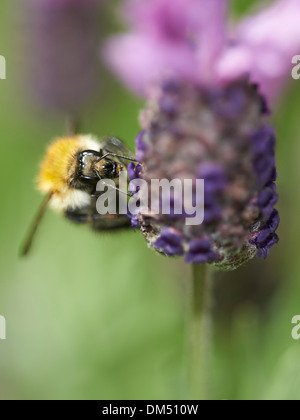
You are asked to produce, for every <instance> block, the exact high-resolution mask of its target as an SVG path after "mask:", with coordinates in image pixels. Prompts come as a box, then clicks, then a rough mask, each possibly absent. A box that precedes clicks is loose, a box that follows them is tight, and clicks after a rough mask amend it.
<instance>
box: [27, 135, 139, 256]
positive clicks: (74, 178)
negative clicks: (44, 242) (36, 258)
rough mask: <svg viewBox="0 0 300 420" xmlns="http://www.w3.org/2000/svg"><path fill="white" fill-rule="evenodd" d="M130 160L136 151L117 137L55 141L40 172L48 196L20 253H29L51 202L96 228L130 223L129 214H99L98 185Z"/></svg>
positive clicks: (41, 186) (113, 176)
mask: <svg viewBox="0 0 300 420" xmlns="http://www.w3.org/2000/svg"><path fill="white" fill-rule="evenodd" d="M130 161H132V162H136V160H135V159H134V156H133V154H132V153H131V152H130V151H129V150H128V149H127V148H126V146H125V145H124V144H123V143H122V142H121V141H120V140H118V139H117V138H114V137H107V138H103V139H101V140H98V139H97V138H95V137H93V136H90V135H78V136H73V137H63V138H59V139H57V140H56V141H55V142H54V143H52V144H51V145H50V146H49V148H48V150H47V152H46V156H45V158H44V160H43V162H42V165H41V169H40V173H39V176H38V189H39V190H40V191H41V192H42V193H44V194H45V199H44V202H43V203H42V206H41V207H40V209H39V211H38V213H37V215H36V217H35V219H34V221H33V224H32V226H31V228H30V230H29V233H28V235H27V238H26V240H25V242H24V245H23V247H22V249H21V255H23V256H24V255H27V254H28V252H29V250H30V248H31V245H32V242H33V238H34V235H35V233H36V231H37V228H38V226H39V224H40V222H41V220H42V218H43V215H44V213H45V210H46V208H47V207H48V205H50V206H51V207H53V208H54V209H55V210H57V211H59V212H60V213H62V214H63V215H64V216H65V217H66V218H67V219H69V220H71V221H72V222H75V223H85V224H87V225H89V226H90V227H91V228H92V229H94V230H97V231H101V230H112V229H114V230H116V229H121V228H126V227H129V226H130V220H129V219H128V217H127V216H126V215H118V214H116V215H113V214H112V215H111V214H107V215H100V214H99V213H98V212H97V210H96V201H97V198H98V197H99V193H98V194H97V190H96V186H97V184H98V182H99V180H101V179H113V180H117V178H118V175H119V173H120V172H121V171H123V170H124V169H126V168H127V166H128V164H129V162H130ZM116 185H117V186H118V184H117V183H116ZM115 189H117V190H118V188H117V187H116V188H115Z"/></svg>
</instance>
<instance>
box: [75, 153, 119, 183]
mask: <svg viewBox="0 0 300 420" xmlns="http://www.w3.org/2000/svg"><path fill="white" fill-rule="evenodd" d="M77 161H78V166H77V171H76V172H77V173H76V176H77V179H78V180H79V181H81V182H82V183H85V184H95V183H97V182H98V181H99V180H100V179H104V178H108V179H113V178H116V177H117V176H118V173H119V172H120V171H121V170H122V165H120V164H119V163H117V162H115V161H113V160H111V159H108V158H106V157H105V155H103V154H102V153H101V152H97V151H95V150H84V151H83V152H80V153H78V156H77Z"/></svg>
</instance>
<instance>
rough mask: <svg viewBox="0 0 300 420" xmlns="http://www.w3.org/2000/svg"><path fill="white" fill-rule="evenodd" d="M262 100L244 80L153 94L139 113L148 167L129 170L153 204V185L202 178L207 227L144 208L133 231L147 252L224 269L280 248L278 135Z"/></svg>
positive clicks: (140, 148)
mask: <svg viewBox="0 0 300 420" xmlns="http://www.w3.org/2000/svg"><path fill="white" fill-rule="evenodd" d="M262 101H263V99H262V97H261V96H260V94H259V93H258V91H257V87H256V86H254V85H251V84H250V83H249V82H248V81H247V80H245V79H242V80H239V81H236V82H234V83H231V84H228V85H226V86H224V87H219V88H216V87H214V88H211V87H203V86H202V87H200V86H196V85H194V84H191V83H183V82H180V83H178V82H177V83H175V82H172V83H171V82H169V83H163V84H162V85H161V86H160V88H158V87H156V89H155V91H154V93H153V97H152V98H151V99H150V101H149V104H148V107H147V108H146V109H145V110H144V111H143V113H142V114H141V122H142V127H143V132H142V133H141V134H140V136H139V138H138V141H137V152H138V153H139V154H141V155H142V156H143V168H142V167H141V166H140V165H139V166H138V169H137V170H136V171H133V169H132V168H131V170H130V173H131V179H134V178H136V177H139V178H142V179H144V180H145V181H146V182H147V184H148V186H150V193H149V198H150V197H151V196H152V190H151V188H152V186H151V185H152V184H151V180H153V179H168V180H170V181H171V180H172V179H182V180H184V179H194V180H196V179H204V182H205V193H204V222H203V224H201V225H196V226H190V225H187V224H186V219H185V217H186V215H184V217H182V216H180V215H177V216H176V215H174V214H172V215H165V214H158V215H154V214H151V211H150V208H149V209H146V211H145V209H144V208H143V207H141V208H140V211H139V212H138V214H134V215H132V220H133V225H134V226H135V227H136V226H137V225H138V226H139V228H140V229H141V231H142V233H143V234H144V236H145V238H146V240H147V241H148V243H149V245H150V246H152V247H153V248H154V249H156V250H158V251H160V252H162V253H164V254H165V255H167V256H182V255H183V256H184V257H185V261H186V262H187V263H211V264H214V265H215V266H216V267H218V268H220V269H223V270H231V269H235V268H237V267H238V266H239V265H241V264H243V263H244V262H246V261H247V260H249V259H250V258H253V257H254V256H255V255H258V256H262V257H264V258H265V257H267V255H268V254H269V250H270V248H272V247H273V246H274V245H275V244H276V243H277V242H278V237H277V235H276V233H275V232H276V230H277V228H278V225H279V215H278V212H277V211H276V210H274V206H275V204H276V202H277V199H278V196H277V193H276V186H275V180H276V177H277V174H276V169H275V157H274V152H275V136H274V130H273V129H272V127H270V126H269V125H268V123H267V120H266V119H267V115H266V114H265V112H264V109H263V107H262ZM166 104H167V106H166ZM170 110H171V112H170ZM193 194H196V191H195V190H193ZM154 195H155V192H154ZM138 197H139V195H138ZM194 197H196V195H195V196H194ZM194 199H195V198H194ZM171 202H172V203H171V204H172V205H174V199H173V201H172V198H171Z"/></svg>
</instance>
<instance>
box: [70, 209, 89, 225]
mask: <svg viewBox="0 0 300 420" xmlns="http://www.w3.org/2000/svg"><path fill="white" fill-rule="evenodd" d="M64 215H65V217H66V218H67V219H68V220H70V221H71V222H74V223H87V222H88V221H89V217H90V215H89V214H88V213H78V212H76V211H70V210H66V211H65V213H64Z"/></svg>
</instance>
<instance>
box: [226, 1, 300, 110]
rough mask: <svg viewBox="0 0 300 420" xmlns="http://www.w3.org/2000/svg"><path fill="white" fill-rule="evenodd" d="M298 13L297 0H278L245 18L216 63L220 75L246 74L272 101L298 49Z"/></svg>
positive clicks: (231, 76)
mask: <svg viewBox="0 0 300 420" xmlns="http://www.w3.org/2000/svg"><path fill="white" fill-rule="evenodd" d="M299 15H300V2H299V0H278V1H276V2H275V3H273V4H272V5H271V6H270V7H268V8H266V9H265V10H263V11H262V12H260V13H258V14H257V15H254V16H252V17H249V18H246V19H245V20H244V21H243V22H242V23H241V25H240V26H239V27H238V28H237V32H236V39H235V43H234V44H232V45H231V46H230V47H229V48H228V49H227V51H226V52H225V53H224V54H223V56H222V57H221V60H220V62H219V64H218V74H219V75H220V76H221V78H223V79H225V80H232V79H235V78H237V77H239V76H241V75H245V74H249V75H250V78H251V80H252V81H253V82H254V83H257V84H258V85H259V86H260V90H261V92H262V93H263V94H264V95H265V96H266V98H267V99H268V100H269V101H270V102H272V101H274V100H275V99H276V98H277V97H278V94H279V93H280V91H281V89H282V88H283V85H284V83H285V81H286V79H287V77H288V75H289V74H290V72H291V61H292V57H293V56H294V55H295V54H297V52H299V48H300V24H299Z"/></svg>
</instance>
